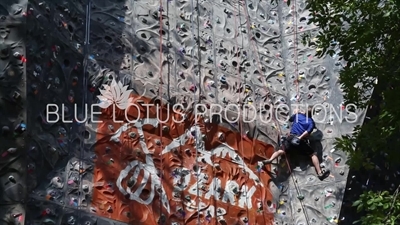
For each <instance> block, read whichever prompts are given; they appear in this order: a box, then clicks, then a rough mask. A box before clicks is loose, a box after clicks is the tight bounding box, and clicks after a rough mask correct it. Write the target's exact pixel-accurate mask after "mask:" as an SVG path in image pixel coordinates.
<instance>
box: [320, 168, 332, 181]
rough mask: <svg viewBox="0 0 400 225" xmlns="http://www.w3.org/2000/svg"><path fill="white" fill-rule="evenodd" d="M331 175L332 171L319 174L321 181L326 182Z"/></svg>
mask: <svg viewBox="0 0 400 225" xmlns="http://www.w3.org/2000/svg"><path fill="white" fill-rule="evenodd" d="M330 173H331V171H329V170H324V171H323V172H321V173H320V174H318V178H319V179H320V180H324V179H325V178H327V177H328V176H329V174H330Z"/></svg>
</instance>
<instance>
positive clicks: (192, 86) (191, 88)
mask: <svg viewBox="0 0 400 225" xmlns="http://www.w3.org/2000/svg"><path fill="white" fill-rule="evenodd" d="M189 90H190V91H191V92H196V90H197V88H196V85H194V84H192V85H190V88H189Z"/></svg>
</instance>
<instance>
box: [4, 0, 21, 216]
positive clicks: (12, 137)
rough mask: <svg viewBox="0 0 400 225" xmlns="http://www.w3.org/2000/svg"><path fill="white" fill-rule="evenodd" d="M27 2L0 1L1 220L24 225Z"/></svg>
mask: <svg viewBox="0 0 400 225" xmlns="http://www.w3.org/2000/svg"><path fill="white" fill-rule="evenodd" d="M26 6H27V1H23V0H22V1H17V0H15V1H1V3H0V84H1V87H0V93H1V99H0V115H1V119H0V127H1V136H0V142H1V144H2V147H1V150H0V154H1V158H0V193H1V196H0V223H1V224H24V221H25V209H24V202H25V200H26V182H25V178H26V154H25V152H24V151H25V146H26V142H27V139H26V138H27V135H26V132H25V131H26V127H27V125H26V109H27V101H26V95H25V83H26V74H25V63H26V53H25V39H24V37H25V19H24V16H23V12H25V11H26Z"/></svg>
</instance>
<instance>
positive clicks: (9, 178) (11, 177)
mask: <svg viewBox="0 0 400 225" xmlns="http://www.w3.org/2000/svg"><path fill="white" fill-rule="evenodd" d="M8 180H9V181H11V182H13V183H16V182H17V181H16V180H15V178H14V176H13V175H10V176H9V177H8Z"/></svg>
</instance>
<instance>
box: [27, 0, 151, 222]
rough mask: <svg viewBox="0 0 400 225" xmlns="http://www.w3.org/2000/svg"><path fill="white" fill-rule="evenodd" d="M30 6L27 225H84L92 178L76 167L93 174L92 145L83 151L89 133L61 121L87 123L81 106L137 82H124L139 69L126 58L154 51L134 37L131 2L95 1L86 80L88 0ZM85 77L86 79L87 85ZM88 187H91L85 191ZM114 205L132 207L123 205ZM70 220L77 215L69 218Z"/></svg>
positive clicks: (47, 1)
mask: <svg viewBox="0 0 400 225" xmlns="http://www.w3.org/2000/svg"><path fill="white" fill-rule="evenodd" d="M132 2H133V1H132ZM29 3H30V4H29V6H28V11H27V12H26V18H27V20H26V21H27V31H26V37H27V44H26V46H27V47H26V49H27V74H28V76H27V91H28V96H27V97H28V101H27V102H28V103H29V107H28V111H29V116H28V127H29V132H30V134H31V136H32V140H33V141H32V143H29V145H28V147H29V149H28V185H27V186H28V190H29V193H31V196H30V197H31V199H30V201H29V203H28V207H29V209H28V215H27V223H28V224H29V223H32V224H33V223H36V222H39V221H44V220H46V219H48V220H50V221H57V220H62V221H64V222H66V221H67V220H70V219H71V220H72V221H75V224H85V222H86V221H80V220H84V219H83V217H81V215H82V214H84V212H83V211H87V212H88V211H90V206H91V203H90V201H91V193H90V192H91V190H92V187H93V183H92V181H93V172H92V171H84V173H82V171H81V169H79V168H77V169H76V168H75V167H76V166H77V165H81V164H82V162H83V161H84V162H85V164H88V165H89V167H88V168H89V169H90V168H93V166H92V167H90V165H94V162H93V155H94V153H93V152H91V151H90V145H89V144H85V145H84V144H83V141H84V133H85V130H84V127H82V126H81V125H80V124H79V123H77V122H73V123H63V122H62V121H61V118H62V116H64V118H63V120H64V121H67V120H68V121H69V120H74V121H76V118H80V119H82V118H84V117H85V114H87V112H85V110H83V107H82V103H83V102H84V101H85V100H84V97H87V102H91V100H92V99H94V96H95V94H98V87H100V86H101V84H102V83H107V82H108V81H109V80H110V78H111V77H115V78H117V77H122V78H124V79H123V80H124V82H125V83H129V82H130V81H131V77H128V78H129V79H126V78H127V76H126V75H127V74H128V75H131V74H132V67H131V65H133V64H134V63H132V61H130V60H132V59H127V55H130V56H132V55H134V53H135V52H138V51H141V50H143V51H148V50H149V49H150V47H149V46H148V44H146V43H145V42H143V41H140V40H138V39H137V38H135V35H134V34H132V33H129V32H128V31H130V30H131V29H130V28H131V26H132V21H133V5H131V3H130V1H129V2H125V0H124V1H120V0H118V1H117V0H115V1H106V0H92V7H91V26H90V50H89V54H90V56H89V58H90V60H89V66H88V74H85V73H84V61H83V58H84V53H85V45H84V42H85V35H86V26H85V25H86V24H85V16H86V4H87V1H84V0H79V1H75V0H66V1H50V0H44V1H43V0H32V1H29ZM132 4H133V3H132ZM139 63H140V62H139ZM141 63H143V61H142V62H141ZM85 77H88V78H87V80H88V82H87V85H85V82H84V80H85ZM49 104H56V105H57V106H58V113H59V121H58V122H49V120H48V119H52V120H54V119H56V118H54V117H50V118H46V115H48V111H47V105H49ZM89 108H90V107H89ZM51 110H53V111H55V108H51ZM92 144H94V143H92ZM74 163H77V164H74ZM71 165H75V166H71ZM49 184H50V185H49ZM85 185H88V186H89V187H90V188H88V189H86V186H85ZM104 185H107V184H104ZM111 195H113V194H111ZM79 196H82V197H79ZM114 197H115V196H114ZM80 198H81V199H80ZM79 199H80V200H79ZM114 200H115V201H117V202H122V201H126V200H125V199H123V198H121V199H118V198H115V199H114ZM93 201H96V199H93ZM77 206H79V207H80V208H81V209H82V214H81V213H79V214H76V213H75V214H73V213H69V212H70V211H71V210H69V209H68V208H71V209H72V208H77ZM63 208H65V209H63ZM132 210H133V209H132ZM63 215H64V216H63ZM67 215H72V216H71V218H70V216H68V218H67ZM38 216H39V217H38ZM103 216H104V217H107V215H103Z"/></svg>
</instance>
